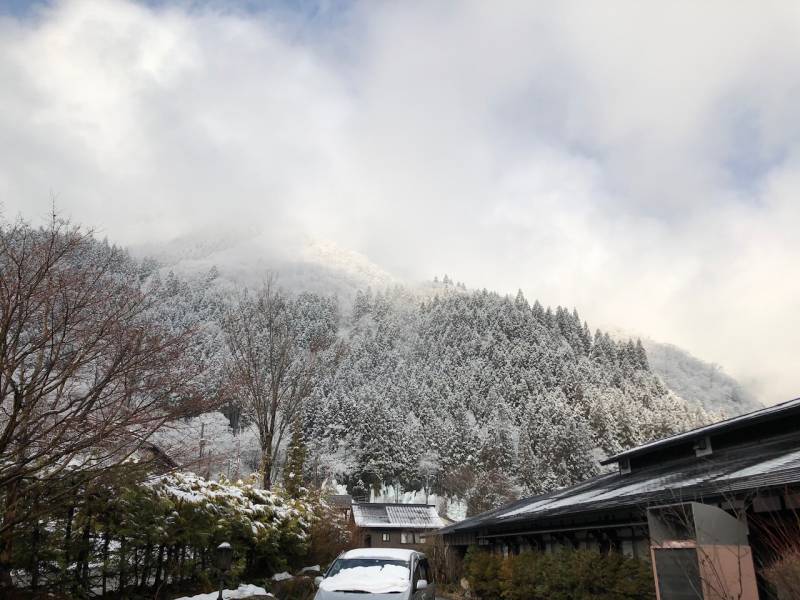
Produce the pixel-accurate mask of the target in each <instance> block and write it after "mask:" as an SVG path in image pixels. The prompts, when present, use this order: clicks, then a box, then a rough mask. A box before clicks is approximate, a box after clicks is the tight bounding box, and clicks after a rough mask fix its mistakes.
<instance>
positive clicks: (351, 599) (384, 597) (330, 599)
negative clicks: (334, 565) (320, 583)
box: [314, 589, 408, 600]
mask: <svg viewBox="0 0 800 600" xmlns="http://www.w3.org/2000/svg"><path fill="white" fill-rule="evenodd" d="M406 598H408V590H406V591H405V592H401V593H397V592H395V593H386V594H373V593H370V592H331V591H326V590H323V589H320V590H319V591H317V595H316V596H315V597H314V600H406Z"/></svg>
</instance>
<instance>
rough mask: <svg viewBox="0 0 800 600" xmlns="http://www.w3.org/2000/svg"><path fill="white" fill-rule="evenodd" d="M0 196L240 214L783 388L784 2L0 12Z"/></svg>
mask: <svg viewBox="0 0 800 600" xmlns="http://www.w3.org/2000/svg"><path fill="white" fill-rule="evenodd" d="M0 82H2V88H1V89H0V142H1V143H0V206H2V213H3V215H4V216H5V218H6V219H10V218H15V217H17V216H20V215H21V216H22V217H24V218H27V219H29V220H31V221H33V222H36V221H37V220H41V219H42V218H44V217H45V216H46V215H47V214H48V212H49V210H50V207H51V205H52V204H53V202H55V204H56V206H57V208H58V210H59V211H61V212H62V213H63V214H66V215H68V216H70V217H71V218H72V219H73V220H75V221H78V222H81V223H85V224H88V225H91V226H94V227H96V228H97V229H98V230H99V231H101V232H102V233H103V235H107V236H108V237H109V238H111V239H113V240H115V241H118V242H120V243H123V244H127V245H137V244H145V243H147V244H153V243H155V244H158V243H162V242H166V241H169V240H171V239H173V238H176V237H179V236H183V235H187V234H191V233H192V232H196V231H203V232H216V231H223V230H228V229H234V230H235V229H236V228H237V227H242V226H247V227H250V228H253V227H255V228H257V229H258V230H259V231H263V232H265V234H266V235H267V236H268V237H269V238H270V239H274V240H276V242H275V243H276V244H288V245H291V244H292V243H294V242H295V241H296V240H299V239H313V240H325V241H330V242H333V243H336V244H338V245H340V246H341V247H343V248H347V249H351V250H354V251H357V252H360V253H363V254H364V255H366V256H368V257H369V258H370V259H371V260H372V261H374V262H375V263H377V264H378V265H380V266H381V267H383V268H385V269H386V270H388V271H389V272H392V273H395V274H397V275H398V276H399V277H401V278H405V279H408V280H410V281H413V280H420V279H428V278H432V277H433V276H434V275H435V274H439V275H441V274H442V273H448V274H449V275H450V276H451V277H452V278H454V279H456V280H459V281H464V282H465V283H466V284H467V285H468V286H470V287H476V288H482V287H486V288H489V289H495V290H497V291H500V292H509V293H513V292H515V291H516V290H517V289H518V288H521V289H522V290H523V291H524V292H525V293H526V295H527V296H528V297H530V298H539V299H540V300H542V301H543V302H544V303H546V304H553V305H555V304H562V305H566V306H575V307H577V308H578V310H579V311H580V313H581V314H582V315H583V316H584V317H586V318H587V319H589V321H590V323H591V324H592V326H603V327H612V328H620V329H623V330H626V331H631V332H635V333H639V334H642V335H647V336H649V337H651V338H654V339H656V340H659V341H665V342H671V343H674V344H676V345H678V346H681V347H683V348H685V349H687V350H689V351H690V352H692V353H694V354H695V355H697V356H699V357H700V358H703V359H705V360H708V361H712V362H716V363H719V364H720V365H722V366H723V368H724V369H725V370H726V371H727V372H729V373H730V374H732V375H734V376H736V377H737V378H739V379H740V380H741V381H742V382H743V383H745V384H746V385H748V386H750V387H751V388H752V389H753V390H754V391H755V392H756V393H757V394H759V396H760V397H761V399H762V400H763V401H765V402H767V403H773V402H778V401H782V400H786V399H789V398H792V397H796V396H800V377H798V358H797V350H796V348H797V341H796V340H797V339H798V337H800V272H799V271H800V269H798V265H800V243H798V241H797V239H796V236H797V232H798V231H800V200H799V199H798V198H799V196H798V195H799V194H800V111H798V110H797V99H798V97H800V3H797V2H795V1H794V0H787V1H785V2H780V1H771V0H765V1H764V2H730V0H724V1H720V2H717V1H714V0H709V1H707V2H702V3H698V2H694V1H687V2H683V1H674V2H649V1H640V0H631V1H616V0H609V1H608V2H602V3H599V2H572V1H570V0H566V1H564V0H560V1H558V2H536V1H531V2H514V1H511V0H509V1H508V2H485V1H483V0H475V1H469V0H465V1H460V2H455V1H452V2H447V1H444V0H442V1H437V2H430V1H425V2H415V1H413V0H412V1H405V2H374V1H369V2H368V1H363V2H356V1H345V0H340V1H328V2H325V1H323V0H320V1H315V0H303V1H302V2H289V1H281V2H263V3H261V2H255V1H252V0H249V1H246V2H245V1H242V2H226V1H224V0H219V1H214V0H208V1H205V2H199V1H194V2H190V1H175V2H172V1H169V0H158V1H151V2H146V3H145V2H133V1H128V0H101V1H89V0H74V1H53V2H23V1H20V0H0Z"/></svg>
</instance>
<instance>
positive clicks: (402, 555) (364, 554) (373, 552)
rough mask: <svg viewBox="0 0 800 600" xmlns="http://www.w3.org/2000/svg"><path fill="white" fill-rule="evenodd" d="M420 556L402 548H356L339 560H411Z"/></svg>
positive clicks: (413, 551)
mask: <svg viewBox="0 0 800 600" xmlns="http://www.w3.org/2000/svg"><path fill="white" fill-rule="evenodd" d="M417 554H420V553H419V552H417V551H415V550H406V549H404V548H356V549H355V550H348V551H347V552H345V553H344V554H342V556H341V557H340V558H389V559H392V560H411V557H412V556H415V555H417Z"/></svg>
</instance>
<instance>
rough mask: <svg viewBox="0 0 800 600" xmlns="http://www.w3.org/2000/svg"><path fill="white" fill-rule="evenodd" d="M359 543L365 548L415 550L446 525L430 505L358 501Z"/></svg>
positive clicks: (355, 515) (354, 514)
mask: <svg viewBox="0 0 800 600" xmlns="http://www.w3.org/2000/svg"><path fill="white" fill-rule="evenodd" d="M351 514H352V521H351V523H352V525H353V529H354V536H355V540H354V541H355V543H356V544H357V545H358V546H361V547H365V548H370V547H372V548H405V547H409V548H414V547H418V546H421V545H423V544H425V543H426V541H427V540H428V536H429V535H430V534H431V533H432V532H435V531H437V530H439V529H441V528H442V527H443V526H444V525H445V523H444V522H443V521H442V519H441V517H439V514H438V513H437V512H436V507H435V506H431V505H429V504H388V503H375V502H354V503H353V505H352V511H351Z"/></svg>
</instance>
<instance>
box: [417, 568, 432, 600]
mask: <svg viewBox="0 0 800 600" xmlns="http://www.w3.org/2000/svg"><path fill="white" fill-rule="evenodd" d="M420 564H421V566H422V569H421V574H422V575H423V578H424V579H425V580H426V581H427V582H428V587H427V589H426V590H425V593H424V596H425V600H436V584H435V583H434V581H433V571H432V570H431V566H430V564H428V559H427V558H423V559H422V560H421V561H420Z"/></svg>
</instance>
